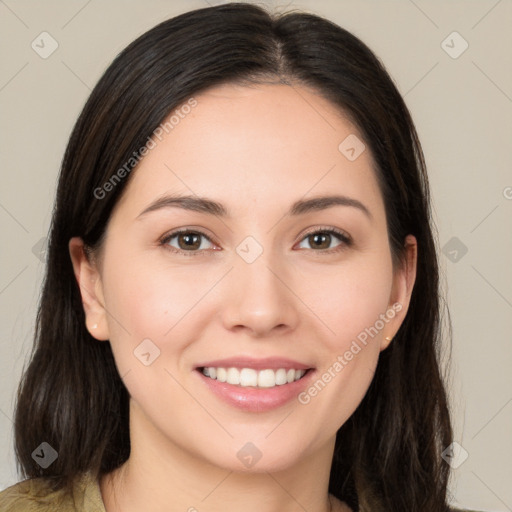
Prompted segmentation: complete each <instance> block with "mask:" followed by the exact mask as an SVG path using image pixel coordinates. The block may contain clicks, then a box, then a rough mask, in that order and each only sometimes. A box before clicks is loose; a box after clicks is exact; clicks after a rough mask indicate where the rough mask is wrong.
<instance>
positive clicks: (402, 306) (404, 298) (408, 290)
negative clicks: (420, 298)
mask: <svg viewBox="0 0 512 512" xmlns="http://www.w3.org/2000/svg"><path fill="white" fill-rule="evenodd" d="M404 248H405V257H404V262H403V265H402V267H401V268H400V269H398V270H397V271H396V273H395V275H394V276H393V289H392V292H391V297H390V302H389V306H388V307H389V309H388V311H390V312H391V310H393V318H392V319H391V320H390V321H389V323H388V324H387V325H386V329H385V333H384V337H383V338H382V341H381V351H382V350H385V349H386V348H387V347H388V346H389V344H390V343H391V341H392V340H393V338H394V337H395V335H396V333H397V332H398V330H399V329H400V326H401V325H402V323H403V321H404V319H405V315H406V314H407V311H408V309H409V304H410V301H411V296H412V291H413V288H414V283H415V282H416V266H417V261H418V243H417V241H416V237H414V236H413V235H407V237H406V238H405V243H404Z"/></svg>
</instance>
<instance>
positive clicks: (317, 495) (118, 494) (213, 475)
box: [100, 404, 348, 512]
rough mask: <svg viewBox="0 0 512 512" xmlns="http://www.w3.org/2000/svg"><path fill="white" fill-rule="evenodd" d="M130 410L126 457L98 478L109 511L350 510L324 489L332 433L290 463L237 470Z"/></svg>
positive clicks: (331, 449)
mask: <svg viewBox="0 0 512 512" xmlns="http://www.w3.org/2000/svg"><path fill="white" fill-rule="evenodd" d="M132 406H133V404H132ZM130 409H133V407H130ZM130 415H131V418H130V438H131V453H130V457H129V459H128V460H127V461H126V462H125V463H124V464H123V465H122V466H121V467H120V468H118V469H116V470H115V471H113V472H111V473H110V474H108V475H106V476H105V477H103V478H102V479H101V480H100V488H101V493H102V496H103V500H104V503H105V508H106V511H107V512H120V511H121V510H122V511H123V512H132V511H133V512H135V511H140V510H148V511H151V512H164V511H165V512H167V511H168V510H170V509H172V510H183V511H188V512H202V511H203V510H208V512H221V511H222V512H223V511H225V510H226V509H229V510H244V512H275V511H276V510H279V511H282V512H291V511H296V510H307V511H308V512H330V511H331V510H332V511H335V510H348V509H346V508H343V506H342V505H341V503H340V502H339V501H337V500H336V499H335V498H333V497H329V494H328V484H329V474H330V465H331V461H332V453H333V449H334V439H333V440H332V441H330V442H329V443H327V444H326V445H325V446H324V447H323V448H322V449H321V450H319V451H317V452H315V453H314V455H313V456H310V457H309V458H307V459H299V461H298V462H297V463H296V464H294V465H293V467H291V468H287V469H285V470H280V471H275V472H274V471H265V470H263V471H260V472H255V471H251V472H240V471H234V470H230V469H227V468H221V467H218V466H215V465H213V464H211V463H209V462H208V461H206V460H205V459H202V458H201V459H199V458H198V457H197V456H195V455H194V454H191V453H190V452H187V451H185V450H183V449H181V448H180V447H179V446H177V445H176V444H174V443H172V442H171V441H170V440H169V439H168V438H167V437H164V436H163V434H162V433H161V432H159V431H156V429H155V428H154V427H153V426H152V425H151V424H149V422H147V421H145V420H144V418H143V416H142V415H139V414H138V413H137V414H135V415H134V414H132V411H131V414H130ZM135 416H136V417H135ZM331 502H332V503H331Z"/></svg>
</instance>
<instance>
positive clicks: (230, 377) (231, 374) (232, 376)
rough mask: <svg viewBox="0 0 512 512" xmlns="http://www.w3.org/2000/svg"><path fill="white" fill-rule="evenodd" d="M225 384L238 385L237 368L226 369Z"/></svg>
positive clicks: (238, 375) (238, 373)
mask: <svg viewBox="0 0 512 512" xmlns="http://www.w3.org/2000/svg"><path fill="white" fill-rule="evenodd" d="M226 382H227V383H228V384H240V372H239V371H238V369H237V368H228V371H227V379H226Z"/></svg>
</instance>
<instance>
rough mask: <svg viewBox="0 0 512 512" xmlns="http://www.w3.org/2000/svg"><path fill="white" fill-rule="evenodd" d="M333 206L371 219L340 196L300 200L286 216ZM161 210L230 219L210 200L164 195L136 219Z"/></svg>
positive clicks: (362, 208)
mask: <svg viewBox="0 0 512 512" xmlns="http://www.w3.org/2000/svg"><path fill="white" fill-rule="evenodd" d="M333 206H349V207H352V208H356V209H358V210H359V211H361V212H363V213H364V214H365V215H366V216H367V217H368V218H369V219H373V216H372V214H371V213H370V211H369V209H368V208H367V207H366V206H365V205H364V204H363V203H361V201H358V200H357V199H353V198H350V197H347V196H340V195H330V196H321V197H314V198H311V199H300V200H298V201H296V202H295V203H293V204H292V206H291V208H290V210H289V211H288V215H291V216H297V215H304V214H305V213H309V212H312V211H320V210H326V209H327V208H331V207H333ZM162 208H182V209H184V210H190V211H195V212H200V213H206V214H209V215H215V216H218V217H223V218H226V217H228V218H230V217H231V214H230V213H229V211H228V210H227V208H226V207H225V206H224V205H222V204H221V203H219V202H217V201H214V200H212V199H208V198H206V197H199V196H190V195H185V196H183V195H166V196H163V197H160V198H158V199H157V200H156V201H154V202H153V203H151V204H150V205H149V206H148V207H147V208H145V209H144V210H143V211H142V212H141V213H140V214H139V215H138V216H137V218H140V217H142V216H144V215H146V214H147V213H150V212H154V211H156V210H160V209H162Z"/></svg>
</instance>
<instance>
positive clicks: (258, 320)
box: [222, 255, 300, 338]
mask: <svg viewBox="0 0 512 512" xmlns="http://www.w3.org/2000/svg"><path fill="white" fill-rule="evenodd" d="M287 277H288V279H287ZM287 281H288V282H287ZM289 281H290V278H289V276H288V275H287V273H286V272H285V271H284V270H283V268H282V266H280V267H278V266H276V264H275V262H274V263H272V262H271V261H269V259H267V258H265V257H264V255H262V256H260V257H259V258H258V259H257V260H256V261H254V262H252V263H247V262H245V261H243V260H242V259H240V260H238V261H236V263H235V268H234V269H233V271H232V272H231V273H230V279H229V280H228V282H226V290H227V291H226V295H225V296H224V298H225V301H223V306H222V321H223V324H224V327H225V328H226V329H228V330H230V331H240V332H242V331H246V333H247V335H248V336H251V337H253V338H262V337H268V336H275V335H276V334H278V333H280V334H283V333H285V332H288V331H292V330H294V329H295V328H296V326H297V323H298V321H299V318H300V317H299V311H298V307H299V305H300V301H299V300H298V298H297V296H296V295H295V294H294V292H293V290H292V287H291V286H290V283H289Z"/></svg>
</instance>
